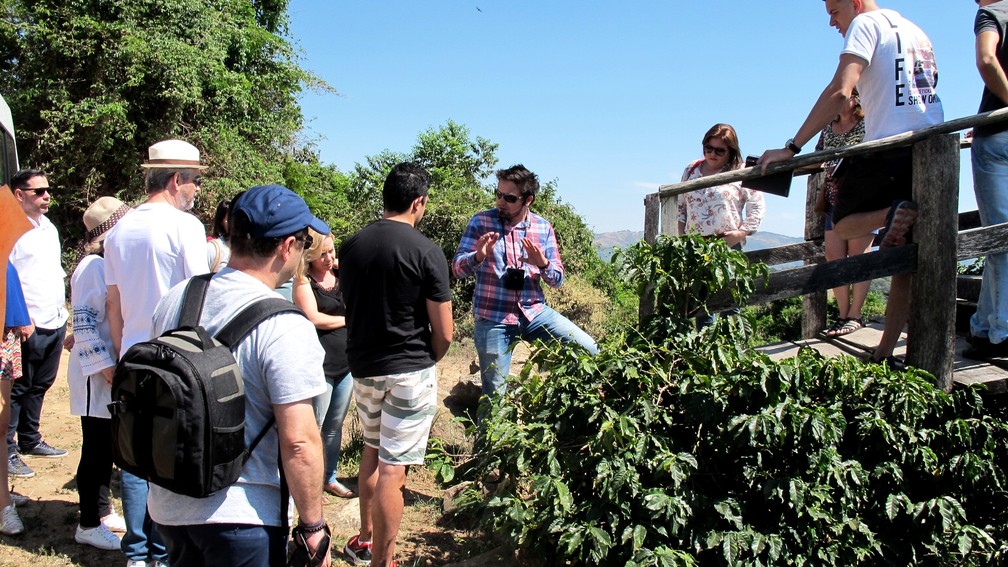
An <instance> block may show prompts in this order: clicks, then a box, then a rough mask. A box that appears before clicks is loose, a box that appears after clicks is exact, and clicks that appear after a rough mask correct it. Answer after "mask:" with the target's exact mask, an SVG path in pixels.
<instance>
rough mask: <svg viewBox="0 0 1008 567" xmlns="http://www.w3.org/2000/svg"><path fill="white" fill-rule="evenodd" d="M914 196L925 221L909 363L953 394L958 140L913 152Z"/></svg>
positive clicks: (918, 235) (922, 145) (948, 137)
mask: <svg viewBox="0 0 1008 567" xmlns="http://www.w3.org/2000/svg"><path fill="white" fill-rule="evenodd" d="M913 195H914V200H915V201H917V204H918V205H920V215H919V216H918V218H917V223H916V225H915V226H914V229H913V240H914V242H915V243H916V244H917V272H916V275H915V277H914V278H913V285H912V287H911V295H910V297H911V300H910V324H909V332H908V339H907V362H908V363H909V364H911V365H913V366H916V367H918V368H923V369H924V370H927V371H928V372H931V373H932V374H934V375H935V377H936V378H937V379H938V384H939V385H940V386H941V387H942V389H944V390H945V391H949V390H951V389H952V368H953V365H954V362H955V305H956V240H957V236H958V230H959V228H958V227H959V225H958V203H959V136H958V134H942V135H939V136H934V137H932V138H929V139H926V140H923V141H921V142H918V143H917V144H915V145H914V146H913Z"/></svg>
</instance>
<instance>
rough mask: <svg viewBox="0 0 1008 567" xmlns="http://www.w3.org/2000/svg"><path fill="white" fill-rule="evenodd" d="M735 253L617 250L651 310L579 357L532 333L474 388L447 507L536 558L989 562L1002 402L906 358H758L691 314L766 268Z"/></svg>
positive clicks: (693, 245)
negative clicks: (949, 382) (464, 459)
mask: <svg viewBox="0 0 1008 567" xmlns="http://www.w3.org/2000/svg"><path fill="white" fill-rule="evenodd" d="M739 256H740V254H739V253H736V252H733V251H731V250H729V249H728V248H727V247H725V246H723V244H721V243H719V242H708V241H704V240H701V239H698V238H682V239H673V240H660V241H659V242H658V243H657V244H656V245H654V246H649V245H644V244H642V245H640V246H639V247H637V248H635V249H633V250H631V251H629V252H628V255H627V260H626V261H627V264H628V265H629V266H630V267H631V269H630V270H628V273H629V274H630V277H631V278H632V279H633V281H635V282H636V284H637V285H638V286H639V287H640V289H644V287H645V285H646V284H647V283H648V282H653V283H654V284H655V286H654V297H655V309H654V315H652V317H651V318H649V319H647V320H645V321H643V322H642V323H641V325H640V327H639V328H636V329H627V330H626V331H624V332H623V333H620V334H617V335H614V336H612V337H610V339H609V340H607V341H605V342H604V344H603V345H602V346H601V352H600V353H599V354H598V355H596V356H594V357H593V356H589V355H587V354H586V353H584V352H583V351H581V350H579V349H572V348H569V347H563V346H561V345H558V344H539V345H537V347H538V348H537V349H536V350H535V353H534V354H533V356H532V358H531V359H530V361H529V363H528V364H526V366H525V367H524V368H523V369H522V371H521V373H520V374H519V375H518V376H516V377H512V378H511V380H510V382H509V386H508V389H507V393H506V394H505V395H503V396H501V397H500V398H497V399H494V400H490V401H489V408H488V409H487V412H488V413H487V416H486V417H485V418H484V419H483V421H482V422H481V424H480V427H479V428H478V435H479V438H478V440H477V443H476V447H477V450H476V462H475V466H473V464H472V463H470V464H469V466H468V467H467V469H468V470H469V471H477V473H476V474H471V473H470V476H474V477H475V478H474V480H475V481H476V482H475V483H474V484H473V485H472V486H471V487H470V488H469V489H468V490H467V491H465V492H464V493H463V495H462V496H461V497H460V501H461V504H462V509H463V513H469V514H473V515H474V516H475V517H476V518H477V519H478V521H479V523H480V525H481V526H482V527H483V528H484V529H486V530H488V531H491V532H493V533H495V534H498V535H499V536H501V537H503V538H505V539H506V540H507V541H508V542H509V543H510V544H511V545H513V546H514V547H515V548H516V549H517V550H518V551H519V554H520V556H521V557H523V558H524V559H525V560H527V561H528V562H529V563H532V564H540V565H628V566H629V565H988V564H996V563H1000V562H1003V561H1005V559H1006V557H1008V543H1005V542H1008V512H1006V510H1008V495H1006V492H1005V466H1006V463H1008V454H1006V453H1008V425H1006V421H1005V415H1004V412H1003V409H1002V408H999V407H990V406H989V405H988V403H987V402H986V400H985V398H983V397H981V395H980V393H979V392H978V391H977V390H975V389H964V390H959V391H956V392H953V393H952V394H946V393H945V392H942V391H941V390H939V389H937V388H935V387H934V381H933V378H932V377H931V376H930V375H928V374H927V373H925V372H923V371H919V370H915V369H909V370H907V371H905V372H894V371H892V370H891V369H889V367H888V366H884V365H875V364H864V363H861V362H859V361H857V360H855V359H853V358H851V357H847V356H842V357H836V358H826V357H823V356H821V355H819V354H818V353H816V352H814V351H812V350H803V351H801V352H799V354H798V355H797V356H796V357H794V358H791V359H786V360H783V361H780V362H774V361H772V360H770V359H769V358H768V357H767V356H765V355H763V354H760V353H758V352H755V351H752V350H749V349H747V348H746V347H745V346H744V345H745V343H746V340H745V336H744V334H745V333H746V332H747V328H746V325H745V324H744V323H741V322H740V321H738V319H740V318H738V317H721V318H719V319H718V321H717V322H716V323H715V324H714V325H713V326H711V327H707V328H704V329H701V330H697V329H695V328H694V326H693V325H692V321H691V320H690V319H689V317H690V316H691V315H692V314H694V313H695V312H697V311H699V310H702V309H703V298H704V297H709V296H713V295H715V294H717V293H718V292H719V291H720V290H721V289H724V288H726V287H731V288H732V289H733V290H734V291H733V293H736V294H737V297H739V298H740V299H744V297H745V295H746V294H747V293H748V292H749V291H750V290H751V289H752V285H753V284H752V278H753V277H754V276H757V277H758V276H760V275H764V274H765V272H764V271H761V270H760V269H757V268H752V267H747V266H745V265H743V263H742V262H744V258H743V259H742V261H740V260H739ZM697 258H700V259H702V261H701V260H695V259H697ZM679 270H682V271H679ZM704 284H706V285H704ZM682 294H689V297H684V296H683V295H682Z"/></svg>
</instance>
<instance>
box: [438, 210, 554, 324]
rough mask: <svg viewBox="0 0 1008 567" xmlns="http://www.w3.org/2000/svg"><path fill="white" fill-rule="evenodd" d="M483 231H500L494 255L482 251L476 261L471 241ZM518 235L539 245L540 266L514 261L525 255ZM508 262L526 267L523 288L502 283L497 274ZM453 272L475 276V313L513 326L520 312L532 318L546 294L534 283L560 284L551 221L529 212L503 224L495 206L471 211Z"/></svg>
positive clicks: (541, 308) (507, 266)
mask: <svg viewBox="0 0 1008 567" xmlns="http://www.w3.org/2000/svg"><path fill="white" fill-rule="evenodd" d="M488 232H496V233H498V234H503V236H502V238H500V239H499V240H498V241H497V243H496V244H494V248H493V257H492V258H491V257H490V256H487V257H486V258H484V259H483V261H482V262H477V261H476V242H477V241H478V240H479V238H480V236H482V235H484V234H486V233H488ZM522 238H529V239H531V240H532V241H533V242H535V243H536V244H537V245H538V246H539V247H540V248H542V251H543V254H544V255H545V256H546V259H547V260H549V264H548V265H547V266H546V268H545V269H543V270H541V269H539V267H537V266H534V265H532V264H528V263H525V262H521V261H519V258H522V257H524V256H525V250H524V247H523V246H522V242H521V240H522ZM509 267H510V268H515V267H518V268H522V269H523V270H524V271H525V287H524V288H523V289H521V290H511V289H507V288H506V287H504V283H503V281H502V280H501V278H502V277H503V275H504V273H505V270H506V269H507V268H509ZM452 274H453V275H454V276H455V277H456V278H459V279H463V278H467V277H469V276H472V275H474V274H475V275H476V290H475V292H474V293H473V315H474V316H476V317H481V318H483V319H486V320H488V321H494V322H496V323H504V324H506V325H517V324H518V314H519V312H520V313H522V314H524V315H525V318H526V319H528V320H529V321H531V320H532V319H534V318H535V317H536V315H538V314H539V313H541V312H542V311H543V309H544V308H545V307H546V296H545V295H544V294H543V291H542V287H540V283H539V282H540V281H545V282H546V284H547V285H549V286H551V287H560V285H561V284H563V279H564V268H563V262H562V261H561V260H560V250H559V248H558V247H557V241H556V234H555V233H554V232H553V225H551V224H550V222H549V221H548V220H546V219H544V218H542V217H540V216H539V215H537V214H535V213H533V212H531V211H529V213H528V216H526V217H525V219H524V220H523V221H521V222H519V223H517V224H514V225H507V224H504V223H502V222H501V220H500V216H499V215H498V212H497V209H489V210H486V211H483V212H480V213H476V215H475V216H473V218H472V219H471V220H470V221H469V226H467V227H466V230H465V233H463V234H462V241H461V242H459V246H458V250H456V251H455V258H454V259H453V260H452Z"/></svg>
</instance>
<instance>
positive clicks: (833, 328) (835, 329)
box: [822, 319, 849, 337]
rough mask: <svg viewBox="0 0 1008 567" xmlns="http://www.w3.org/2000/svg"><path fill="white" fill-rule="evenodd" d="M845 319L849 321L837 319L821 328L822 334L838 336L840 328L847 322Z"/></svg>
mask: <svg viewBox="0 0 1008 567" xmlns="http://www.w3.org/2000/svg"><path fill="white" fill-rule="evenodd" d="M847 321H849V319H837V320H836V321H834V322H833V324H832V325H830V326H829V327H826V328H825V329H823V332H822V334H823V335H825V336H827V337H836V336H839V335H838V334H837V333H839V332H840V329H842V328H843V326H844V325H846V324H847Z"/></svg>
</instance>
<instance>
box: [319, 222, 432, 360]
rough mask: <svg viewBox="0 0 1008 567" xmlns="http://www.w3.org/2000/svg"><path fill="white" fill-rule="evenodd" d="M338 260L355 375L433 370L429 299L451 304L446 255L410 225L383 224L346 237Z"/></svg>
mask: <svg viewBox="0 0 1008 567" xmlns="http://www.w3.org/2000/svg"><path fill="white" fill-rule="evenodd" d="M339 259H340V285H341V286H342V288H343V297H344V298H345V299H346V306H347V355H348V357H349V360H350V371H351V372H352V373H353V375H354V376H358V377H366V376H382V375H388V374H398V373H402V372H414V371H417V370H422V369H424V368H428V367H430V366H433V365H434V357H433V355H432V353H431V332H430V317H429V316H428V314H427V300H428V299H429V300H431V301H434V302H438V303H443V302H446V301H451V290H450V289H449V280H448V261H447V260H446V259H445V256H444V252H442V251H441V249H440V248H438V246H437V245H436V244H434V243H433V242H431V241H430V240H429V239H428V238H427V237H425V236H424V235H423V234H421V233H420V231H418V230H417V229H415V228H413V227H412V226H410V225H408V224H406V223H402V222H398V221H392V220H387V219H382V220H379V221H377V222H374V223H371V224H370V225H368V226H367V227H365V228H364V229H363V230H361V231H360V232H358V233H357V234H355V235H353V236H351V237H350V238H348V239H347V240H346V241H345V242H344V243H343V245H342V246H340V251H339Z"/></svg>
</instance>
